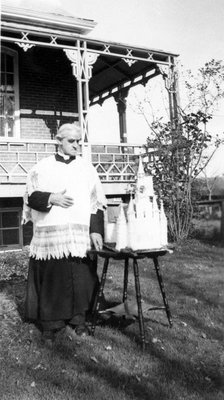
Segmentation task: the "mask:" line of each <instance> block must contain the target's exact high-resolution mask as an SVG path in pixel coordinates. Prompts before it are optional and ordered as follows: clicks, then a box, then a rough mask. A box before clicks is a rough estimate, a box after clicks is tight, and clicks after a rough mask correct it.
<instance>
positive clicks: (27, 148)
mask: <svg viewBox="0 0 224 400" xmlns="http://www.w3.org/2000/svg"><path fill="white" fill-rule="evenodd" d="M55 151H56V142H54V141H52V140H51V141H43V140H42V141H41V140H27V139H19V140H16V139H14V140H5V139H4V140H1V141H0V182H1V183H3V184H4V183H5V184H7V183H11V184H23V183H25V181H26V176H27V173H28V171H29V170H30V168H31V167H32V166H33V165H35V164H36V163H37V162H38V161H39V160H41V159H42V158H44V157H47V156H49V155H51V154H54V153H55ZM143 152H144V151H143V148H142V146H140V145H135V144H127V143H119V144H92V145H91V158H92V163H93V165H94V167H95V168H96V170H97V172H98V174H99V176H100V178H101V180H102V181H103V182H111V183H112V182H113V181H116V182H118V181H119V182H126V183H127V182H133V181H134V180H135V174H136V171H137V166H138V155H139V154H142V153H143Z"/></svg>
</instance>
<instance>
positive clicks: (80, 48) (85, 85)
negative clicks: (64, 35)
mask: <svg viewBox="0 0 224 400" xmlns="http://www.w3.org/2000/svg"><path fill="white" fill-rule="evenodd" d="M64 52H65V53H66V56H67V57H68V59H69V60H70V61H71V63H72V64H71V65H72V72H73V75H74V76H75V78H76V80H77V93H78V109H79V118H80V121H79V122H80V126H81V132H82V145H83V147H82V153H83V156H84V157H86V158H89V159H90V156H91V151H90V146H89V130H88V113H89V79H90V78H91V77H92V68H93V67H92V66H93V64H94V63H95V62H96V60H97V57H98V54H97V53H91V52H88V51H87V44H86V42H85V41H81V40H78V41H77V50H73V49H72V50H70V49H64Z"/></svg>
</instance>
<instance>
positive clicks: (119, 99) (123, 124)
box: [114, 88, 128, 143]
mask: <svg viewBox="0 0 224 400" xmlns="http://www.w3.org/2000/svg"><path fill="white" fill-rule="evenodd" d="M127 96H128V90H127V89H123V88H121V89H119V91H118V92H117V93H116V94H114V99H115V101H116V104H117V110H118V114H119V127H120V141H121V143H127V118H126V108H127Z"/></svg>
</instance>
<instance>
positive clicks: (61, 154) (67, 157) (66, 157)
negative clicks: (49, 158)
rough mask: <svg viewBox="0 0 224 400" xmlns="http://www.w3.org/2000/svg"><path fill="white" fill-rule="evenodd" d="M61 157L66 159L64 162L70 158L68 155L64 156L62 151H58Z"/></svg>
mask: <svg viewBox="0 0 224 400" xmlns="http://www.w3.org/2000/svg"><path fill="white" fill-rule="evenodd" d="M58 154H59V156H61V157H62V158H64V160H69V158H70V156H69V155H68V154H64V153H62V152H61V151H58Z"/></svg>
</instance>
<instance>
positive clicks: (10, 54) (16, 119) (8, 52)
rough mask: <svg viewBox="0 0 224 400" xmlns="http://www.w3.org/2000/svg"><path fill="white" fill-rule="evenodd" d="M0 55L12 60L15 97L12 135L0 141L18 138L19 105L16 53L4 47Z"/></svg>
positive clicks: (3, 137)
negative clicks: (7, 56)
mask: <svg viewBox="0 0 224 400" xmlns="http://www.w3.org/2000/svg"><path fill="white" fill-rule="evenodd" d="M1 54H2V55H3V54H7V55H9V56H11V57H12V58H13V67H14V95H15V112H14V117H15V120H14V135H13V136H6V135H4V136H0V138H1V139H7V140H9V141H10V140H11V139H12V140H13V139H14V138H19V137H20V105H19V62H18V52H17V51H16V50H14V49H11V48H9V47H6V46H2V47H1Z"/></svg>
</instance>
